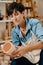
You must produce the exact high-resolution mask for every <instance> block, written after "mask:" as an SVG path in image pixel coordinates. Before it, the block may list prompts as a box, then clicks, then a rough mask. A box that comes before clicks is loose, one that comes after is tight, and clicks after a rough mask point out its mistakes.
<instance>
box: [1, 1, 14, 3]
mask: <svg viewBox="0 0 43 65" xmlns="http://www.w3.org/2000/svg"><path fill="white" fill-rule="evenodd" d="M12 2H13V1H0V3H12Z"/></svg>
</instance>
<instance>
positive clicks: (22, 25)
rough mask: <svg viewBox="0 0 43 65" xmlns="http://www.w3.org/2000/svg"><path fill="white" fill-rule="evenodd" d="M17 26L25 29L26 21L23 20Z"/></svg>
mask: <svg viewBox="0 0 43 65" xmlns="http://www.w3.org/2000/svg"><path fill="white" fill-rule="evenodd" d="M19 26H20V28H23V29H25V28H26V22H25V20H24V21H23V22H22V23H21V25H19Z"/></svg>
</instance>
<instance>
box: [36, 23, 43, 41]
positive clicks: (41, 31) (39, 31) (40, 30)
mask: <svg viewBox="0 0 43 65" xmlns="http://www.w3.org/2000/svg"><path fill="white" fill-rule="evenodd" d="M36 35H37V36H38V38H39V40H40V41H42V42H43V27H42V25H41V23H40V22H39V23H37V25H36Z"/></svg>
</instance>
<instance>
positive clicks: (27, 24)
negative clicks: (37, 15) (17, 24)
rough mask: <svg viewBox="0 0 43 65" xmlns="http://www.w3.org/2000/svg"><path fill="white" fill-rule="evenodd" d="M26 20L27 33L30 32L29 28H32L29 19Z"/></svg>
mask: <svg viewBox="0 0 43 65" xmlns="http://www.w3.org/2000/svg"><path fill="white" fill-rule="evenodd" d="M25 20H26V33H27V32H28V30H30V29H31V26H30V24H29V19H25Z"/></svg>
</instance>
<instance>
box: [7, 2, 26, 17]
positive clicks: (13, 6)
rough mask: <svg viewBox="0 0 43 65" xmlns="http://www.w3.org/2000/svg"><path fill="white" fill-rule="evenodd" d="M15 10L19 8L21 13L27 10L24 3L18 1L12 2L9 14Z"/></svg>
mask: <svg viewBox="0 0 43 65" xmlns="http://www.w3.org/2000/svg"><path fill="white" fill-rule="evenodd" d="M14 10H17V11H19V12H20V13H22V12H23V11H24V10H25V7H24V6H23V5H22V3H17V2H13V3H11V4H10V5H9V7H8V10H7V14H8V16H10V15H11V14H12V13H13V11H14Z"/></svg>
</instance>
